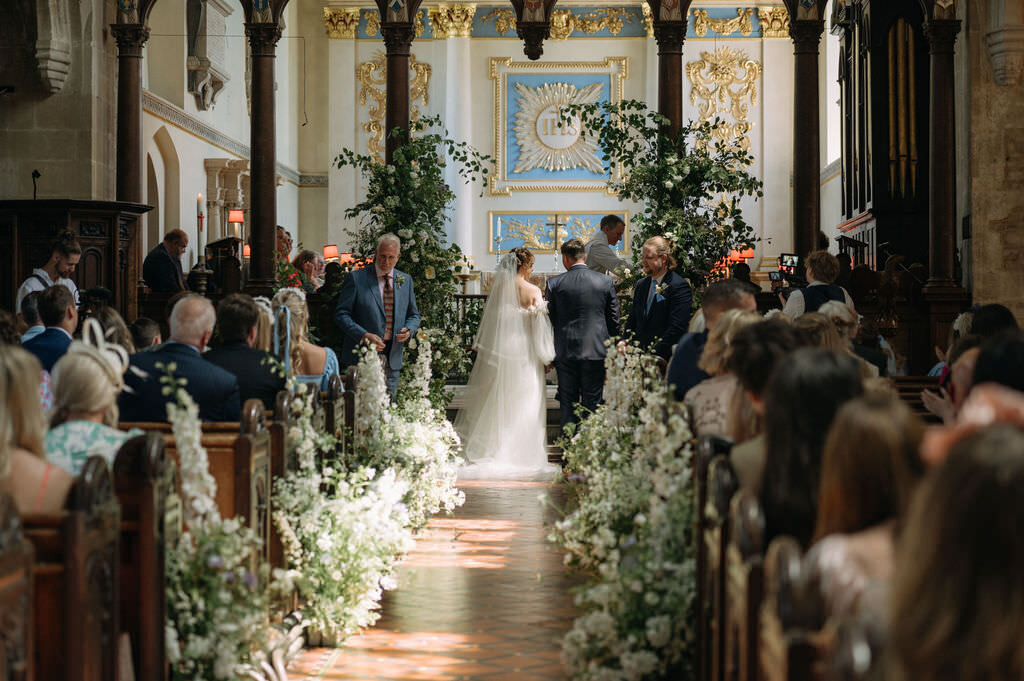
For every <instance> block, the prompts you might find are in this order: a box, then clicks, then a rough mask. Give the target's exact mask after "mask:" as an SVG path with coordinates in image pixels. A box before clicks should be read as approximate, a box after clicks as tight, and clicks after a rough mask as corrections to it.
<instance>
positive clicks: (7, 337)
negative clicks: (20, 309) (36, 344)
mask: <svg viewBox="0 0 1024 681" xmlns="http://www.w3.org/2000/svg"><path fill="white" fill-rule="evenodd" d="M20 342H21V336H19V335H18V320H17V319H15V317H14V315H12V314H11V313H10V312H8V311H7V310H3V309H0V346H4V345H18V344H20Z"/></svg>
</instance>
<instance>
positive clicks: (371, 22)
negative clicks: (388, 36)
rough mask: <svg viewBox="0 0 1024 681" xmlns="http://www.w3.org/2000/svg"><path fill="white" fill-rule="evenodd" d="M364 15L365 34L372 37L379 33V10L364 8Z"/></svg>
mask: <svg viewBox="0 0 1024 681" xmlns="http://www.w3.org/2000/svg"><path fill="white" fill-rule="evenodd" d="M363 13H364V16H365V17H366V35H368V36H370V37H371V38H374V37H376V36H377V34H378V33H380V12H378V11H377V10H375V9H364V10H363Z"/></svg>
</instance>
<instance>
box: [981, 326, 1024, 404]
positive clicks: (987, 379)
mask: <svg viewBox="0 0 1024 681" xmlns="http://www.w3.org/2000/svg"><path fill="white" fill-rule="evenodd" d="M984 383H995V384H997V385H1002V386H1005V387H1007V388H1010V389H1011V390H1016V391H1018V392H1024V340H1022V339H1021V336H1020V333H1019V332H1011V333H1004V334H1002V335H999V336H995V337H993V338H991V339H989V340H988V341H987V342H986V343H984V344H983V345H982V346H981V351H980V352H979V353H978V361H977V362H976V363H975V365H974V376H973V379H972V384H973V385H982V384H984Z"/></svg>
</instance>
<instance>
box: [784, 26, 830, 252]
mask: <svg viewBox="0 0 1024 681" xmlns="http://www.w3.org/2000/svg"><path fill="white" fill-rule="evenodd" d="M824 30H825V22H824V21H820V20H814V19H800V20H797V21H791V22H790V24H789V35H790V37H791V38H792V39H793V48H794V49H793V53H794V54H795V55H796V59H795V81H794V92H793V99H794V102H793V126H794V128H793V130H794V135H793V247H794V249H795V250H796V253H797V255H799V256H800V257H801V258H803V257H806V256H807V254H808V253H810V252H811V251H813V250H815V249H816V248H817V244H818V232H819V231H820V229H821V148H820V147H821V120H820V109H819V106H820V103H819V101H818V97H819V88H818V77H819V76H818V45H819V43H820V42H821V34H822V33H823V32H824Z"/></svg>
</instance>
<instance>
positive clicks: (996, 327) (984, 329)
mask: <svg viewBox="0 0 1024 681" xmlns="http://www.w3.org/2000/svg"><path fill="white" fill-rule="evenodd" d="M1019 328H1020V326H1019V325H1018V323H1017V318H1016V317H1014V316H1013V313H1012V312H1010V310H1009V308H1007V307H1006V306H1005V305H999V304H997V303H991V304H989V305H982V306H980V307H978V308H976V309H975V310H974V316H973V317H972V319H971V328H970V331H969V333H971V334H972V335H974V336H981V337H982V338H991V337H993V336H997V335H999V334H1001V333H1003V332H1005V331H1016V330H1017V329H1019Z"/></svg>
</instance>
